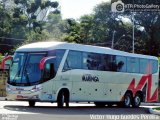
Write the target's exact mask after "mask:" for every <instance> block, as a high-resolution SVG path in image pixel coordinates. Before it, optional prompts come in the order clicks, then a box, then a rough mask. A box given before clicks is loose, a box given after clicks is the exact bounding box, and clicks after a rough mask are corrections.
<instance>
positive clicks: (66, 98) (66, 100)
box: [57, 91, 69, 108]
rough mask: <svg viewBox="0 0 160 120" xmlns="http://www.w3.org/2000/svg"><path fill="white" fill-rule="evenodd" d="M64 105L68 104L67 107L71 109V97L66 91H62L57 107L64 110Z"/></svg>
mask: <svg viewBox="0 0 160 120" xmlns="http://www.w3.org/2000/svg"><path fill="white" fill-rule="evenodd" d="M64 103H65V104H66V107H69V95H68V94H67V93H66V92H64V91H61V92H60V93H59V94H58V98H57V106H58V107H59V108H63V107H64Z"/></svg>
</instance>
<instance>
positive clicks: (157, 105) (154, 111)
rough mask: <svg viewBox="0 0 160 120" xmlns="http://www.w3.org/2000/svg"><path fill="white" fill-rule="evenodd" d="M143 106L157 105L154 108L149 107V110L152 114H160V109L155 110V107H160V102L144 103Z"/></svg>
mask: <svg viewBox="0 0 160 120" xmlns="http://www.w3.org/2000/svg"><path fill="white" fill-rule="evenodd" d="M141 105H142V106H155V107H152V108H149V112H150V113H151V114H155V115H160V110H154V108H157V107H160V102H159V103H142V104H141Z"/></svg>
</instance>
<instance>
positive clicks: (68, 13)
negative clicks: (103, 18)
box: [57, 0, 110, 19]
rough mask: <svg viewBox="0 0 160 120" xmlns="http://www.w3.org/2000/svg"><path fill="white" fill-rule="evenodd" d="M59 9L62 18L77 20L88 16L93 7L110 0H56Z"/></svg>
mask: <svg viewBox="0 0 160 120" xmlns="http://www.w3.org/2000/svg"><path fill="white" fill-rule="evenodd" d="M57 1H58V2H59V4H60V7H61V13H62V18H63V19H66V18H74V19H78V18H80V16H82V15H85V14H90V13H92V12H93V9H94V7H95V6H96V5H97V4H100V3H101V2H106V1H110V0H57Z"/></svg>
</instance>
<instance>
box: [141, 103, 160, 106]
mask: <svg viewBox="0 0 160 120" xmlns="http://www.w3.org/2000/svg"><path fill="white" fill-rule="evenodd" d="M141 105H143V106H160V103H142V104H141Z"/></svg>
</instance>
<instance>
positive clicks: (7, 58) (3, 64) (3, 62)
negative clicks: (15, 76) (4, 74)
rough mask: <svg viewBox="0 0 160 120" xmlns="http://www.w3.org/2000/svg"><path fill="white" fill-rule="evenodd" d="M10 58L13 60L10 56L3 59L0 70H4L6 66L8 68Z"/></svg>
mask: <svg viewBox="0 0 160 120" xmlns="http://www.w3.org/2000/svg"><path fill="white" fill-rule="evenodd" d="M12 58H13V57H12V56H11V55H9V56H7V57H5V58H4V59H3V60H2V64H1V66H2V70H4V69H5V68H6V66H5V65H8V66H9V68H10V65H11V61H12ZM7 62H9V63H8V64H7Z"/></svg>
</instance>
